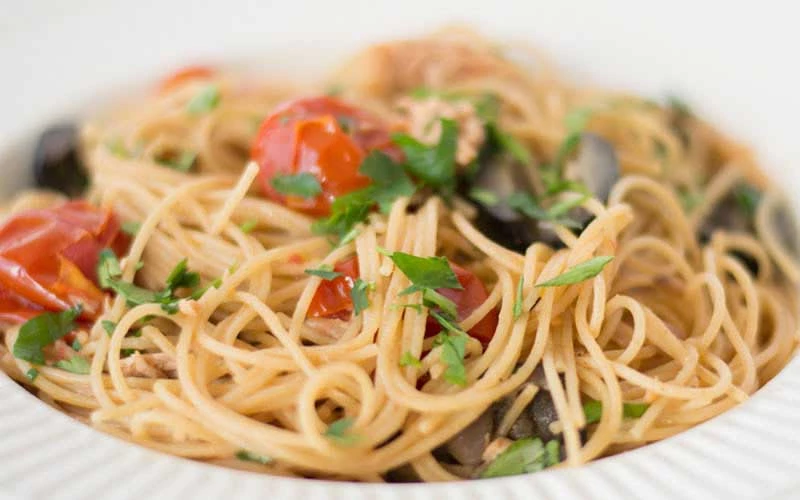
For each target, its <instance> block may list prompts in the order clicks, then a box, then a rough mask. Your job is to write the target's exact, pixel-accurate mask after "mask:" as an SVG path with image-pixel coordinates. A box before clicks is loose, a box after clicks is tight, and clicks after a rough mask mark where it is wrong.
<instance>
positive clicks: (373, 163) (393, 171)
mask: <svg viewBox="0 0 800 500" xmlns="http://www.w3.org/2000/svg"><path fill="white" fill-rule="evenodd" d="M358 171H359V172H360V173H362V174H364V175H366V176H367V177H369V178H370V179H372V185H370V186H369V187H367V188H366V191H367V192H368V193H369V194H370V195H371V197H372V199H373V200H374V201H375V202H376V203H377V204H378V208H380V211H381V212H383V213H388V212H389V209H390V208H391V206H392V203H394V200H396V199H397V198H400V197H401V196H411V195H413V194H414V192H415V191H416V189H417V188H416V186H414V182H413V181H412V180H411V178H410V177H409V176H408V174H406V172H405V170H403V167H402V166H401V165H398V164H397V163H395V162H394V160H392V159H391V158H389V156H387V155H386V154H384V153H382V152H380V151H378V150H374V151H372V152H371V153H370V154H369V155H367V157H366V158H364V161H363V162H361V166H360V167H359V168H358Z"/></svg>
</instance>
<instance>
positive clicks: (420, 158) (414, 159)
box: [392, 118, 458, 196]
mask: <svg viewBox="0 0 800 500" xmlns="http://www.w3.org/2000/svg"><path fill="white" fill-rule="evenodd" d="M440 123H441V127H442V133H441V136H440V138H439V143H438V144H436V145H435V146H429V145H427V144H424V143H422V142H420V141H418V140H417V139H415V138H414V137H412V136H410V135H408V134H399V133H398V134H394V135H392V140H393V141H394V143H395V144H397V145H398V146H399V147H400V149H402V150H403V153H405V155H406V168H407V169H408V171H409V172H410V173H411V174H412V175H414V176H415V177H417V178H418V179H420V180H421V181H422V182H423V183H424V184H426V185H428V186H431V187H433V188H436V189H437V190H439V191H440V192H441V193H442V194H443V195H445V196H447V195H450V194H452V193H453V192H454V191H455V187H456V149H457V145H458V124H457V123H456V122H455V121H453V120H449V119H447V118H442V119H441V120H440Z"/></svg>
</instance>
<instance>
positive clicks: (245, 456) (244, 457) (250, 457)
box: [235, 450, 272, 465]
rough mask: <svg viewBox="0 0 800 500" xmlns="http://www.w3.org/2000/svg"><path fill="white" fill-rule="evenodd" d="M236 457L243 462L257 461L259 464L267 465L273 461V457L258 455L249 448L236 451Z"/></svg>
mask: <svg viewBox="0 0 800 500" xmlns="http://www.w3.org/2000/svg"><path fill="white" fill-rule="evenodd" d="M235 456H236V458H238V459H239V460H241V461H242V462H255V463H257V464H261V465H266V464H268V463H270V462H272V458H270V457H265V456H263V455H257V454H255V453H252V452H250V451H247V450H239V451H237V452H236V455H235Z"/></svg>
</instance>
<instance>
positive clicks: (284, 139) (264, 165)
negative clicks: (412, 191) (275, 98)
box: [250, 97, 402, 216]
mask: <svg viewBox="0 0 800 500" xmlns="http://www.w3.org/2000/svg"><path fill="white" fill-rule="evenodd" d="M375 149H377V150H381V151H383V152H384V153H386V154H387V155H389V156H390V157H392V158H394V159H400V158H401V156H402V153H401V152H400V150H399V149H398V148H397V147H396V146H394V145H393V144H392V142H391V137H390V134H389V129H388V127H386V126H385V125H384V124H383V123H382V122H381V121H380V120H379V119H378V118H376V117H374V116H372V115H371V114H370V113H368V112H366V111H363V110H361V109H358V108H356V107H354V106H351V105H349V104H346V103H345V102H343V101H341V100H338V99H335V98H332V97H312V98H306V99H299V100H295V101H291V102H288V103H285V104H283V105H282V106H279V107H278V108H277V109H276V110H275V111H274V112H273V113H272V114H271V115H270V116H269V117H267V119H266V120H264V122H263V123H262V124H261V127H260V129H259V131H258V134H257V135H256V139H255V141H254V142H253V146H252V149H251V154H250V156H251V159H252V160H253V161H255V162H256V163H257V164H258V165H259V167H260V174H259V179H260V183H261V188H262V191H263V192H264V194H265V195H266V196H267V197H268V198H270V199H273V200H275V201H277V202H279V203H282V204H284V205H286V206H287V207H289V208H292V209H294V210H298V211H301V212H304V213H307V214H309V215H314V216H324V215H327V214H329V213H330V207H331V203H332V202H333V200H334V199H335V198H336V197H337V196H341V195H344V194H347V193H350V192H352V191H355V190H358V189H361V188H364V187H366V186H367V185H369V182H370V180H369V178H368V177H365V176H364V175H361V174H360V173H359V172H358V169H359V167H360V166H361V162H362V161H363V160H364V158H365V157H366V155H367V154H368V153H369V152H370V151H372V150H375ZM299 173H310V174H313V175H314V176H315V177H316V178H317V180H318V181H319V183H320V185H321V187H322V194H320V195H318V196H316V197H314V198H310V199H305V198H301V197H298V196H286V195H284V194H281V193H279V192H277V191H276V190H275V188H274V187H273V186H272V179H273V178H274V177H275V176H278V175H294V174H299Z"/></svg>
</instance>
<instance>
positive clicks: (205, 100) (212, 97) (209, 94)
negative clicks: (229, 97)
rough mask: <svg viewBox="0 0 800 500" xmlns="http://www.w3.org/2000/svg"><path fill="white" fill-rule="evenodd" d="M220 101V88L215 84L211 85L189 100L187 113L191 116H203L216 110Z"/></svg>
mask: <svg viewBox="0 0 800 500" xmlns="http://www.w3.org/2000/svg"><path fill="white" fill-rule="evenodd" d="M219 100H220V95H219V88H217V86H216V85H214V84H209V85H206V86H205V87H203V88H202V89H201V90H200V91H199V92H198V93H197V94H195V96H194V97H192V98H191V99H190V100H189V102H188V103H187V104H186V111H187V112H188V113H189V114H191V115H202V114H205V113H208V112H209V111H212V110H213V109H214V108H216V107H217V105H218V104H219Z"/></svg>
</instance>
